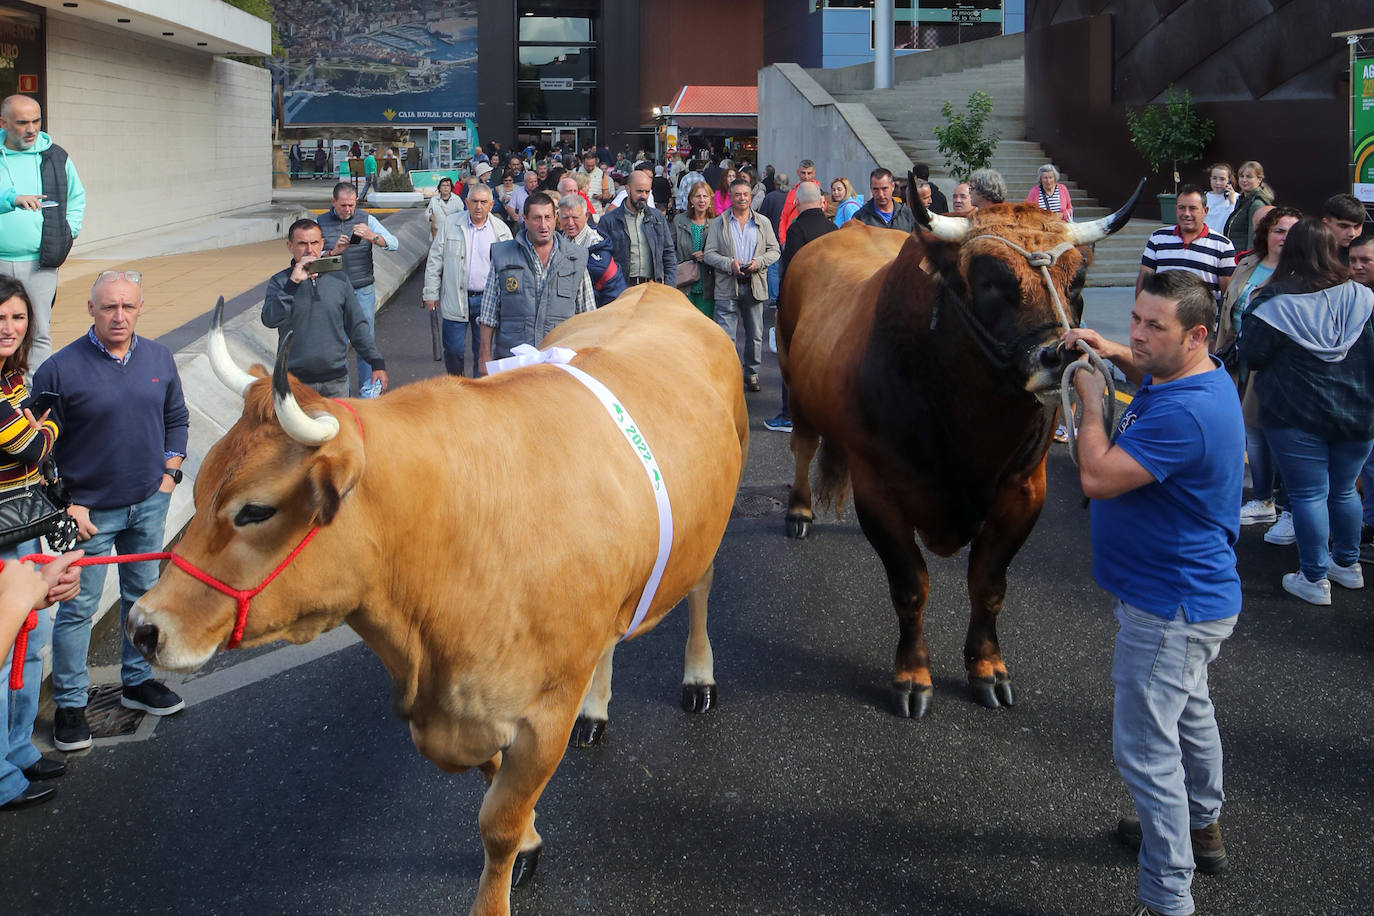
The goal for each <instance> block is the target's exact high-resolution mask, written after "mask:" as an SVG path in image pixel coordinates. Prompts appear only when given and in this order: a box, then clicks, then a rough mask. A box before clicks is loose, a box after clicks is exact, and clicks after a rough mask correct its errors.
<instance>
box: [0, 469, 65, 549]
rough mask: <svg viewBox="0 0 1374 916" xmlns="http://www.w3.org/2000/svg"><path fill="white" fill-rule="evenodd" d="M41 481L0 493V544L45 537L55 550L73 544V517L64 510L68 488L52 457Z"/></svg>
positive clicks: (6, 544) (5, 544) (4, 544)
mask: <svg viewBox="0 0 1374 916" xmlns="http://www.w3.org/2000/svg"><path fill="white" fill-rule="evenodd" d="M43 478H44V482H43V483H38V484H31V485H29V486H27V487H23V488H21V489H18V490H10V491H8V492H3V493H0V547H9V546H12V545H14V544H22V543H24V542H25V541H29V540H33V539H34V538H38V537H42V538H46V539H47V542H48V546H49V547H50V548H51V549H52V550H53V552H54V553H63V552H65V551H68V550H71V549H72V547H74V546H75V545H76V535H77V525H76V519H74V518H72V517H71V516H70V515H68V514H67V507H68V506H70V505H71V504H72V501H71V498H70V497H69V496H68V495H67V488H66V486H65V485H64V484H63V483H62V479H61V478H60V477H58V476H57V467H56V465H54V464H53V463H52V462H51V461H47V462H45V463H44V465H43Z"/></svg>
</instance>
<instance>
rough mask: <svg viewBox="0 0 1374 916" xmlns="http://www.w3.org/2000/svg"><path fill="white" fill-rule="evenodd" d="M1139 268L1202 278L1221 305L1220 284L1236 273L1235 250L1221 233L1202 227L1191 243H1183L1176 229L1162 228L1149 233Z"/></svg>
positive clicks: (1175, 227)
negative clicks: (1187, 274) (1184, 272)
mask: <svg viewBox="0 0 1374 916" xmlns="http://www.w3.org/2000/svg"><path fill="white" fill-rule="evenodd" d="M1140 266H1141V267H1148V268H1149V269H1150V270H1153V271H1154V272H1155V273H1160V274H1162V273H1165V272H1167V271H1170V270H1186V271H1188V273H1190V274H1196V275H1197V276H1199V277H1201V278H1202V279H1203V281H1204V282H1206V284H1207V285H1208V286H1210V287H1211V288H1212V295H1214V296H1216V298H1217V302H1218V303H1220V302H1221V281H1222V280H1223V279H1224V278H1226V277H1229V276H1231V274H1232V273H1233V272H1234V271H1235V269H1236V246H1234V245H1232V244H1231V240H1230V239H1228V238H1227V237H1226V236H1224V235H1222V234H1221V233H1220V232H1212V231H1211V230H1210V229H1208V228H1207V227H1206V226H1205V225H1204V226H1203V227H1202V232H1201V233H1199V234H1198V236H1197V237H1196V238H1194V239H1193V240H1192V241H1191V242H1186V243H1185V242H1184V241H1183V236H1182V234H1181V233H1179V231H1178V227H1177V226H1161V227H1160V228H1158V229H1156V230H1155V231H1154V232H1151V233H1150V240H1149V241H1147V242H1146V243H1145V253H1144V254H1143V255H1141V257H1140Z"/></svg>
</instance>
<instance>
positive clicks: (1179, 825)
mask: <svg viewBox="0 0 1374 916" xmlns="http://www.w3.org/2000/svg"><path fill="white" fill-rule="evenodd" d="M1215 317H1216V304H1215V300H1214V299H1213V297H1212V294H1211V290H1209V289H1208V287H1207V285H1206V284H1205V283H1204V282H1203V281H1202V280H1201V279H1199V278H1198V277H1196V276H1193V275H1192V274H1191V273H1186V272H1183V271H1173V272H1170V273H1162V274H1152V275H1149V276H1146V277H1143V278H1142V279H1141V291H1140V294H1139V295H1138V296H1137V297H1136V302H1135V307H1134V309H1133V310H1132V312H1131V342H1130V346H1124V345H1122V344H1119V343H1114V342H1112V341H1109V340H1106V339H1105V338H1103V337H1102V336H1101V335H1100V334H1098V333H1096V332H1095V331H1091V330H1088V329H1075V330H1073V331H1070V332H1069V333H1068V334H1067V335H1066V336H1065V342H1066V344H1067V345H1069V346H1073V345H1074V344H1075V343H1076V342H1077V341H1079V340H1083V341H1086V342H1087V343H1088V344H1089V345H1091V346H1092V347H1093V348H1094V349H1095V350H1097V352H1098V353H1099V354H1101V355H1102V356H1104V357H1106V358H1108V359H1110V360H1111V361H1112V362H1114V363H1115V364H1116V365H1117V366H1118V367H1120V368H1121V370H1122V371H1123V372H1124V373H1125V374H1126V376H1127V378H1129V379H1131V380H1132V381H1133V382H1136V383H1138V384H1140V385H1141V387H1140V389H1139V390H1138V391H1137V392H1136V395H1135V398H1134V400H1133V401H1132V402H1131V405H1130V407H1128V408H1127V410H1126V412H1125V414H1124V415H1123V416H1122V418H1121V422H1120V423H1119V424H1118V426H1117V432H1116V439H1115V441H1111V440H1109V439H1108V438H1107V434H1106V431H1105V430H1104V429H1103V422H1102V393H1103V391H1104V389H1105V385H1104V382H1103V379H1102V377H1101V376H1100V375H1098V374H1097V373H1095V372H1087V371H1082V372H1079V373H1077V375H1075V377H1074V386H1075V387H1076V388H1077V389H1078V393H1079V394H1080V395H1081V396H1082V399H1083V414H1082V428H1081V430H1080V432H1079V438H1078V460H1079V472H1080V475H1081V478H1082V484H1083V492H1084V493H1085V494H1087V495H1088V496H1089V497H1090V498H1091V499H1092V500H1093V504H1092V539H1093V577H1094V578H1095V579H1096V580H1097V583H1098V585H1100V586H1102V588H1104V589H1106V590H1107V591H1108V592H1110V593H1111V594H1112V595H1113V596H1114V597H1115V599H1116V604H1115V611H1116V618H1117V621H1118V623H1119V624H1120V629H1119V630H1118V632H1117V637H1116V653H1115V657H1114V659H1113V663H1112V681H1113V683H1114V684H1115V685H1116V703H1115V710H1114V715H1113V723H1112V747H1113V755H1114V757H1115V759H1116V765H1117V769H1118V770H1119V771H1120V772H1121V777H1122V779H1123V780H1124V781H1125V782H1126V787H1127V788H1128V789H1129V790H1130V792H1131V796H1132V797H1133V798H1134V799H1135V807H1136V812H1137V813H1138V815H1139V817H1138V818H1124V819H1123V820H1122V822H1121V823H1120V824H1119V825H1118V828H1117V829H1118V834H1119V836H1120V837H1121V839H1122V840H1123V841H1125V842H1127V843H1128V844H1130V845H1133V846H1134V845H1138V846H1139V848H1140V856H1139V872H1138V878H1137V894H1138V896H1139V898H1140V907H1139V908H1138V909H1137V910H1136V911H1135V913H1136V914H1137V916H1141V914H1144V916H1149V914H1168V916H1187V914H1191V913H1192V912H1193V898H1192V893H1191V890H1190V889H1191V886H1192V879H1193V871H1194V869H1195V868H1196V869H1197V870H1198V871H1202V872H1204V873H1215V872H1219V871H1222V870H1223V869H1224V868H1226V865H1227V859H1226V848H1225V846H1224V845H1222V841H1221V828H1220V826H1219V825H1218V823H1217V821H1218V818H1219V817H1220V814H1221V803H1222V798H1223V795H1222V785H1221V783H1222V779H1221V756H1222V755H1221V736H1220V734H1219V733H1218V731H1217V723H1216V717H1215V715H1214V714H1213V708H1212V701H1211V699H1210V697H1209V696H1208V692H1207V666H1208V665H1209V664H1210V663H1211V662H1212V660H1213V659H1215V658H1216V657H1217V654H1218V653H1219V652H1220V651H1221V643H1222V641H1223V640H1224V639H1226V637H1227V636H1229V635H1230V634H1231V631H1232V629H1233V628H1234V627H1235V625H1236V618H1237V615H1238V614H1239V613H1240V601H1241V599H1240V576H1239V575H1238V574H1237V573H1236V555H1235V543H1236V540H1237V538H1238V537H1239V536H1240V503H1241V486H1242V474H1243V469H1244V467H1245V429H1244V424H1243V422H1242V420H1241V411H1240V401H1239V399H1238V398H1237V396H1236V390H1235V386H1234V385H1233V384H1232V383H1231V380H1230V377H1229V376H1228V375H1227V374H1226V370H1225V369H1224V368H1222V366H1221V363H1219V362H1218V361H1217V360H1216V359H1214V358H1213V357H1212V356H1211V355H1210V354H1209V353H1208V348H1207V342H1208V339H1209V337H1210V336H1211V334H1212V332H1213V327H1214V323H1215Z"/></svg>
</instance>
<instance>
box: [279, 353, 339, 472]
mask: <svg viewBox="0 0 1374 916" xmlns="http://www.w3.org/2000/svg"><path fill="white" fill-rule="evenodd" d="M295 333H296V332H295V331H288V332H287V334H286V337H285V338H284V339H283V340H282V342H281V347H280V349H278V351H277V363H276V365H275V366H273V367H272V403H273V404H274V405H275V406H276V409H277V422H278V423H280V424H281V428H282V430H283V431H284V432H285V433H286V434H287V435H288V436H290V437H291V438H292V439H295V440H296V441H297V442H299V443H300V444H301V445H320V444H322V443H325V442H328V441H329V440H330V439H333V438H334V437H335V436H337V435H338V434H339V421H338V420H336V419H335V418H334V417H333V416H332V415H330V414H328V413H325V414H321V415H320V416H317V417H312V416H310V415H309V414H308V413H306V412H305V411H304V410H302V409H301V405H300V404H297V403H296V396H295V395H294V394H292V393H291V382H290V381H289V380H288V379H287V376H286V362H287V360H288V359H289V358H290V356H291V338H292V337H293V336H294V335H295Z"/></svg>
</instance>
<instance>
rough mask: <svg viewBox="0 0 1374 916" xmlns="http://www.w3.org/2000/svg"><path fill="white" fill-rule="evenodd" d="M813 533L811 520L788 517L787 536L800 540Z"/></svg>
mask: <svg viewBox="0 0 1374 916" xmlns="http://www.w3.org/2000/svg"><path fill="white" fill-rule="evenodd" d="M810 533H811V519H809V518H807V517H805V516H802V515H789V516H787V536H788V537H790V538H793V539H795V540H800V539H802V538H804V537H806V536H807V535H809V534H810Z"/></svg>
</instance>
